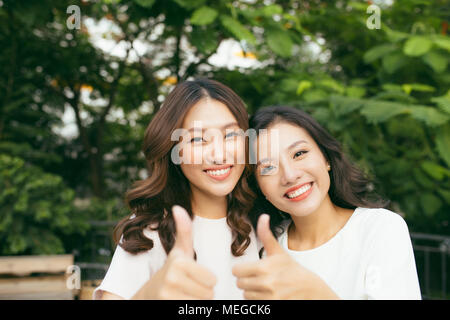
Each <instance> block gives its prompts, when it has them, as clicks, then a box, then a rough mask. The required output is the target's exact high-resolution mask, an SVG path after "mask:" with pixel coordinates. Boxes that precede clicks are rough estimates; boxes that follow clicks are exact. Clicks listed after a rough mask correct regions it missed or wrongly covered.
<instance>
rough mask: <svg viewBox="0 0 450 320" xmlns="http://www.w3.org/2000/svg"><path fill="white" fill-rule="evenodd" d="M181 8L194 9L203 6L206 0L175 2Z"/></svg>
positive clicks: (179, 0) (176, 0)
mask: <svg viewBox="0 0 450 320" xmlns="http://www.w3.org/2000/svg"><path fill="white" fill-rule="evenodd" d="M174 1H175V2H176V3H177V4H178V5H179V6H180V7H183V8H185V9H194V8H198V7H200V6H202V5H203V4H204V3H205V1H206V0H174Z"/></svg>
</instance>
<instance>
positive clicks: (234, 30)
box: [220, 15, 256, 44]
mask: <svg viewBox="0 0 450 320" xmlns="http://www.w3.org/2000/svg"><path fill="white" fill-rule="evenodd" d="M220 22H221V23H222V25H223V26H224V27H225V29H227V30H228V31H229V32H230V33H231V34H232V35H233V36H234V37H236V38H237V39H239V40H246V41H248V42H249V43H250V44H255V43H256V38H255V36H254V35H253V34H252V33H251V32H250V31H248V30H247V29H246V28H245V27H244V26H243V25H242V24H241V23H240V22H239V21H237V20H236V19H233V18H232V17H230V16H226V15H221V16H220Z"/></svg>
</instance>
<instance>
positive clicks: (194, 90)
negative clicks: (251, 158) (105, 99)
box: [114, 79, 255, 256]
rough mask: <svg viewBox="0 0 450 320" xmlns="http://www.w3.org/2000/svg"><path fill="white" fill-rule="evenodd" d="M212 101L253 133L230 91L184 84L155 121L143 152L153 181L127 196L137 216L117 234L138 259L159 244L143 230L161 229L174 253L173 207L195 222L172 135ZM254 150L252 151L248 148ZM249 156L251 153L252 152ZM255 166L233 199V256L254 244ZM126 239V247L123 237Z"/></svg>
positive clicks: (246, 171)
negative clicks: (201, 104)
mask: <svg viewBox="0 0 450 320" xmlns="http://www.w3.org/2000/svg"><path fill="white" fill-rule="evenodd" d="M207 97H209V98H211V99H214V100H217V101H219V102H222V103H223V104H225V105H226V106H227V107H228V109H229V110H230V111H231V113H232V114H233V115H234V117H235V118H236V120H237V122H238V124H239V126H240V128H241V129H243V130H244V131H245V130H247V129H248V113H247V111H246V109H245V105H244V102H243V101H242V100H241V99H240V98H239V96H238V95H237V94H236V93H234V92H233V91H232V90H231V89H230V88H228V87H227V86H225V85H223V84H221V83H219V82H217V81H213V80H208V79H198V80H194V81H185V82H182V83H180V84H178V85H177V86H176V87H175V88H174V89H173V91H172V92H171V93H170V94H169V95H168V96H167V98H166V100H165V101H164V103H163V104H162V106H161V108H160V109H159V110H158V112H157V113H156V114H155V116H154V117H153V119H152V120H151V121H150V124H149V125H148V127H147V129H146V132H145V138H144V143H143V145H142V151H143V153H144V155H145V159H146V163H147V171H148V178H146V179H144V180H140V181H137V182H135V183H134V185H133V186H132V189H131V190H129V191H128V192H127V193H126V195H125V201H126V203H127V204H128V207H129V208H130V210H131V214H134V215H135V216H134V218H132V219H130V217H131V214H130V216H127V217H125V218H124V219H122V220H121V221H120V222H119V223H118V225H117V226H116V228H115V230H114V240H115V242H116V243H118V244H119V245H120V246H121V247H122V248H123V249H124V250H126V251H128V252H130V253H133V254H137V253H139V252H142V251H146V250H150V249H152V248H153V241H152V240H151V239H149V238H147V237H146V236H145V235H144V233H143V230H144V229H145V228H147V227H149V226H150V227H151V228H152V230H158V234H159V237H160V239H161V244H162V246H163V247H164V250H165V251H166V253H169V252H170V250H171V249H172V247H173V245H174V242H175V222H174V219H173V216H172V212H171V208H172V207H173V206H174V205H176V204H177V205H180V206H182V207H183V208H185V209H186V210H187V211H188V213H189V214H190V216H191V218H192V216H193V214H192V207H191V190H190V187H189V181H188V180H187V178H186V177H185V176H184V175H183V173H182V171H181V169H180V166H179V165H176V164H174V163H173V162H172V161H171V150H172V148H173V147H174V146H175V144H176V143H177V141H171V135H172V132H173V131H174V130H175V129H178V128H181V125H182V123H183V119H184V117H185V115H186V113H187V112H188V111H189V110H190V108H191V107H192V106H194V105H195V104H196V103H197V102H199V101H200V100H202V99H204V98H207ZM246 148H248V146H246ZM246 151H247V150H246ZM249 173H250V167H249V166H248V165H246V167H245V169H244V172H243V174H242V176H241V177H240V179H239V181H238V183H237V185H236V187H235V188H234V189H233V191H232V193H231V195H228V197H227V199H228V212H229V214H228V216H227V223H228V225H229V226H230V228H231V231H232V236H233V242H232V244H231V252H232V253H233V255H235V256H240V255H242V254H243V253H244V251H245V249H246V248H247V247H248V245H249V244H250V236H249V234H250V232H251V225H250V222H249V221H248V216H247V214H248V211H249V210H250V208H251V206H252V202H253V199H254V197H255V195H254V193H252V191H251V189H250V188H249V186H248V183H247V177H248V175H249ZM121 236H122V237H123V239H122V241H121V242H120V237H121Z"/></svg>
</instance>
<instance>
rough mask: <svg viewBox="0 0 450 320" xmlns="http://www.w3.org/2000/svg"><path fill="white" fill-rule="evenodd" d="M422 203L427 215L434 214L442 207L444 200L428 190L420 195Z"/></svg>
mask: <svg viewBox="0 0 450 320" xmlns="http://www.w3.org/2000/svg"><path fill="white" fill-rule="evenodd" d="M420 204H421V206H422V209H423V211H424V212H425V214H426V215H428V216H433V215H434V214H435V213H436V212H438V211H439V209H440V208H441V207H442V200H441V199H440V198H438V197H436V196H435V195H434V194H432V193H430V192H427V193H422V194H421V195H420Z"/></svg>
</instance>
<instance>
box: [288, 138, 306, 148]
mask: <svg viewBox="0 0 450 320" xmlns="http://www.w3.org/2000/svg"><path fill="white" fill-rule="evenodd" d="M302 143H308V142H307V141H305V140H298V141H295V142H294V143H292V144H291V145H290V146H289V147H287V149H288V150H289V149H292V148H294V147H296V146H298V145H299V144H302Z"/></svg>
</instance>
